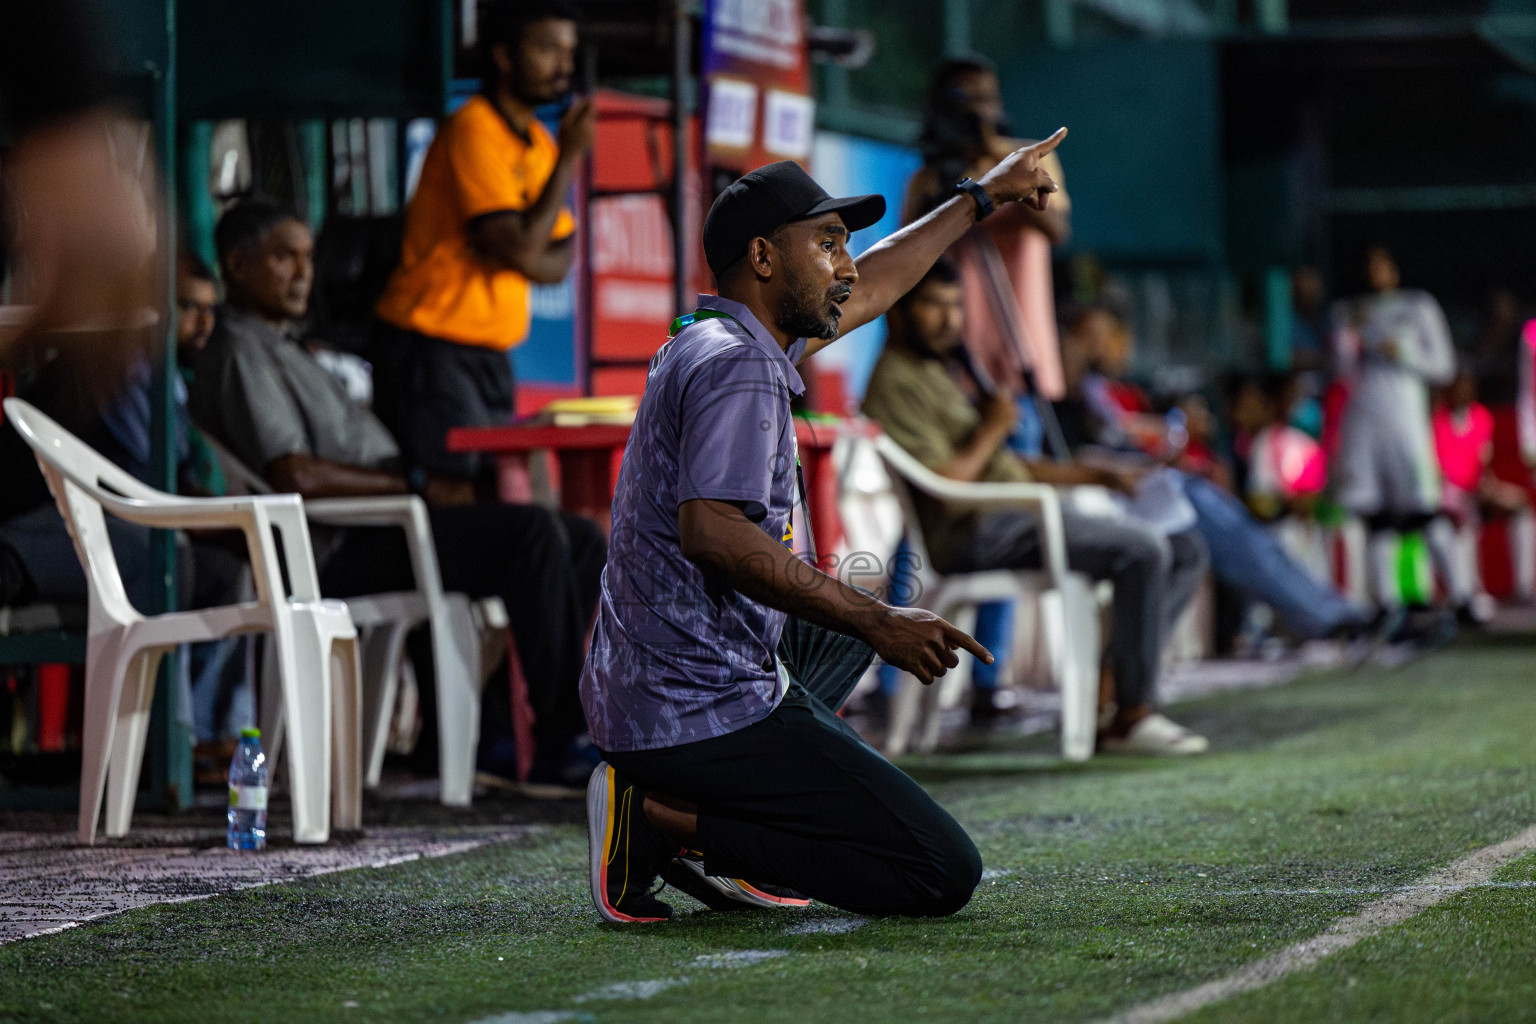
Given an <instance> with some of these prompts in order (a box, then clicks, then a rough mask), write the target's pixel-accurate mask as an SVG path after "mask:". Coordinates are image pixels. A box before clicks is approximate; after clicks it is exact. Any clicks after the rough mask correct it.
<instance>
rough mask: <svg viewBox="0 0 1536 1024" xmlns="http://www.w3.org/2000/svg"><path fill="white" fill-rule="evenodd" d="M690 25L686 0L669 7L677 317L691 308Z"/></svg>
mask: <svg viewBox="0 0 1536 1024" xmlns="http://www.w3.org/2000/svg"><path fill="white" fill-rule="evenodd" d="M692 54H693V24H692V22H691V21H690V19H689V12H688V4H687V0H676V2H675V3H674V5H673V8H672V305H673V308H674V309H676V310H677V312H678V313H679V314H682V313H686V312H688V311H689V310H691V309H692V308H693V296H691V295H690V294H689V293H688V250H689V248H690V246H689V244H688V243H689V239H688V237H687V235H686V232H687V230H688V227H687V225H688V95H687V94H688V75H689V71H690V70H691V69H690V66H689V65H690V61H691V58H692Z"/></svg>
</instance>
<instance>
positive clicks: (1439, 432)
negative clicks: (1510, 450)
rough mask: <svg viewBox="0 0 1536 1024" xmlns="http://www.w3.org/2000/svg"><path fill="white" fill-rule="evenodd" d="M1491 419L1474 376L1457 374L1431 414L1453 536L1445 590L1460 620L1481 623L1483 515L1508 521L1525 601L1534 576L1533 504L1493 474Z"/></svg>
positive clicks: (1486, 604) (1486, 612)
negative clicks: (1455, 602)
mask: <svg viewBox="0 0 1536 1024" xmlns="http://www.w3.org/2000/svg"><path fill="white" fill-rule="evenodd" d="M1493 429H1494V424H1493V414H1492V413H1491V412H1489V411H1488V407H1487V406H1485V405H1483V404H1482V403H1481V402H1479V401H1478V400H1477V384H1476V380H1475V378H1474V377H1473V375H1472V372H1471V371H1470V370H1467V369H1463V370H1460V371H1459V372H1458V373H1457V374H1456V379H1455V380H1453V381H1452V382H1451V385H1450V387H1448V388H1446V389H1445V392H1444V394H1443V395H1442V400H1441V402H1440V403H1439V404H1438V405H1437V406H1436V408H1435V414H1434V434H1435V453H1436V455H1437V456H1438V458H1439V460H1440V472H1441V475H1442V477H1443V479H1444V488H1445V491H1444V499H1443V501H1442V508H1443V510H1444V513H1445V516H1446V518H1447V519H1448V520H1449V522H1450V525H1451V526H1452V527H1453V528H1454V529H1455V531H1456V537H1455V539H1454V545H1455V547H1454V553H1453V556H1452V557H1453V561H1452V573H1453V574H1454V579H1453V581H1451V582H1449V583H1448V589H1449V590H1450V591H1451V593H1452V595H1453V597H1456V598H1459V599H1460V600H1459V601H1458V609H1457V610H1458V612H1459V613H1460V614H1461V616H1462V618H1463V620H1467V621H1475V622H1483V621H1486V620H1487V619H1488V618H1489V617H1490V615H1491V614H1492V607H1491V606H1492V599H1491V598H1490V597H1489V596H1488V594H1487V593H1486V592H1485V591H1484V590H1483V587H1482V583H1481V580H1480V577H1479V573H1478V537H1479V534H1480V531H1481V526H1482V513H1483V512H1484V511H1487V512H1489V513H1491V514H1493V515H1496V516H1504V517H1510V519H1511V522H1510V541H1511V544H1510V547H1511V549H1512V555H1513V560H1514V563H1515V590H1516V596H1517V597H1518V598H1520V599H1521V600H1529V599H1530V596H1531V590H1532V582H1533V581H1532V578H1531V577H1532V572H1533V569H1536V565H1533V563H1532V558H1533V557H1536V553H1533V552H1532V550H1531V542H1532V537H1533V527H1536V524H1533V522H1532V519H1531V503H1530V498H1529V497H1528V496H1527V494H1526V492H1525V490H1524V489H1523V488H1521V487H1518V486H1516V485H1515V484H1510V483H1506V482H1504V481H1503V480H1500V479H1498V478H1497V477H1495V476H1494V475H1493V473H1492V471H1491V466H1492V463H1493Z"/></svg>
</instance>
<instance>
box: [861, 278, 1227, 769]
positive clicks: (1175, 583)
mask: <svg viewBox="0 0 1536 1024" xmlns="http://www.w3.org/2000/svg"><path fill="white" fill-rule="evenodd" d="M889 316H890V327H891V333H890V337H889V339H888V340H887V342H886V345H885V350H884V351H883V352H882V353H881V354H880V358H879V360H878V361H877V362H876V364H875V369H874V372H873V374H872V375H871V376H870V379H869V386H868V388H867V389H866V392H865V399H864V411H865V413H866V414H868V415H869V416H870V417H871V418H872V419H874V420H876V421H877V422H878V423H879V424H880V425H881V426H882V427H884V428H885V430H886V432H887V433H888V434H890V436H891V437H892V438H893V439H894V440H895V441H896V442H897V443H898V444H900V445H901V446H902V447H903V448H906V449H907V450H908V451H909V452H911V453H912V454H913V456H915V457H916V458H917V459H918V460H919V461H921V462H922V463H923V464H924V465H926V466H928V467H929V468H930V469H933V470H934V471H935V472H937V473H940V474H942V475H944V476H947V477H950V478H952V479H955V480H963V481H966V482H983V483H1007V482H1021V481H1028V480H1032V479H1033V480H1038V481H1040V482H1042V483H1051V484H1068V485H1070V484H1100V485H1106V486H1110V487H1114V488H1116V489H1118V490H1121V491H1126V492H1131V491H1134V490H1135V487H1136V485H1135V481H1134V479H1132V478H1129V477H1127V476H1126V475H1124V474H1120V473H1117V472H1115V471H1112V470H1107V469H1095V468H1090V467H1086V466H1081V465H1075V464H1062V463H1056V462H1041V461H1030V460H1027V459H1024V458H1022V457H1020V456H1018V455H1016V454H1015V453H1013V452H1011V451H1009V450H1008V448H1007V446H1006V444H1005V442H1006V440H1007V438H1008V435H1009V433H1010V432H1011V431H1012V429H1013V424H1014V421H1015V419H1016V418H1017V416H1018V409H1017V407H1016V406H1015V405H1014V403H1013V400H1012V396H1011V395H1010V394H1009V393H1008V392H1007V391H1006V390H999V391H998V392H996V393H994V394H992V395H989V396H987V397H986V398H984V399H983V400H982V401H981V402H980V403H979V404H980V408H979V409H978V408H977V407H976V406H973V405H972V404H971V402H970V401H968V400H967V399H966V397H965V394H964V392H963V391H962V390H961V389H960V386H959V385H958V384H957V383H956V381H955V379H954V377H953V374H954V373H955V372H956V368H955V364H954V358H955V354H956V352H957V350H958V349H959V348H960V347H961V346H962V345H963V344H964V342H963V340H962V338H963V332H964V330H965V328H966V324H967V321H966V318H965V305H964V291H963V289H962V286H961V283H960V275H959V272H958V270H957V269H956V267H955V265H954V264H953V263H951V262H949V261H948V260H943V259H941V260H940V261H939V262H938V263H936V264H935V265H934V268H933V269H932V270H930V271H929V272H928V274H927V276H925V277H924V278H923V280H922V281H921V282H920V283H919V284H918V285H917V287H915V288H914V289H913V290H912V291H911V292H909V293H907V295H906V296H905V297H903V298H902V299H901V300H900V301H899V302H898V303H897V304H896V305H895V306H893V307H892V308H891V311H890V314H889ZM914 498H915V499H916V500H917V506H918V514H919V516H920V517H921V519H922V528H923V536H924V537H925V539H926V540H927V542H928V548H929V556H930V557H931V558H932V559H933V561H934V567H935V568H936V569H938V570H939V571H941V572H974V571H978V570H982V569H999V568H1018V569H1025V568H1039V567H1040V564H1041V563H1040V523H1039V520H1038V519H1037V518H1036V517H1035V516H1034V515H1032V514H1030V513H1026V512H993V513H987V514H977V513H976V512H973V511H965V510H962V509H955V508H952V507H948V506H946V505H944V504H943V503H941V502H936V501H933V500H931V499H927V498H926V497H925V496H923V495H914ZM1062 520H1063V528H1064V535H1065V540H1066V548H1067V562H1068V564H1069V565H1070V566H1071V567H1072V568H1073V569H1075V570H1077V571H1079V572H1085V573H1087V574H1088V575H1089V576H1091V577H1093V578H1094V579H1098V580H1105V579H1107V580H1111V581H1113V583H1114V588H1115V595H1114V605H1113V609H1112V612H1111V615H1112V617H1113V625H1112V626H1111V642H1110V649H1109V657H1110V662H1111V664H1112V665H1113V668H1114V682H1115V704H1116V709H1115V715H1114V718H1113V719H1112V720H1111V722H1110V724H1109V725H1108V727H1107V728H1106V729H1105V731H1104V734H1103V736H1102V737H1101V741H1100V742H1101V745H1102V746H1103V748H1104V749H1106V750H1121V751H1126V752H1137V753H1154V754H1196V753H1200V752H1202V751H1204V750H1205V749H1206V741H1205V739H1204V738H1203V737H1200V736H1197V735H1195V734H1194V733H1192V732H1190V731H1189V730H1188V729H1185V728H1184V727H1183V726H1180V725H1177V724H1175V723H1174V722H1172V721H1170V720H1169V719H1168V718H1166V717H1165V716H1163V715H1162V714H1160V713H1158V712H1157V711H1156V710H1155V707H1156V700H1157V676H1158V670H1159V665H1160V661H1161V655H1162V648H1163V643H1164V641H1165V640H1166V639H1167V637H1168V635H1169V633H1170V632H1171V630H1172V628H1173V626H1174V624H1175V623H1176V622H1177V621H1178V617H1179V614H1180V613H1181V612H1182V611H1183V609H1184V606H1185V605H1186V604H1187V603H1188V602H1189V599H1190V598H1191V597H1192V596H1193V595H1194V592H1195V588H1196V587H1197V586H1198V585H1199V582H1200V579H1201V577H1202V576H1203V575H1204V573H1205V567H1206V552H1205V545H1204V544H1202V543H1201V542H1200V539H1199V538H1198V537H1197V536H1195V535H1194V534H1193V533H1190V532H1184V533H1177V534H1174V535H1173V536H1169V537H1163V536H1159V535H1158V534H1157V533H1154V532H1153V531H1152V530H1149V529H1147V528H1145V527H1142V526H1140V525H1138V524H1136V523H1134V522H1130V521H1122V520H1114V519H1105V518H1096V517H1088V516H1083V515H1079V514H1077V513H1076V512H1073V511H1070V510H1067V509H1063V511H1062Z"/></svg>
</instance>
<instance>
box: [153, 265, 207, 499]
mask: <svg viewBox="0 0 1536 1024" xmlns="http://www.w3.org/2000/svg"><path fill="white" fill-rule="evenodd" d="M218 305H219V282H218V279H217V278H215V277H214V276H213V271H212V270H209V269H208V264H206V263H204V262H203V260H202V258H201V257H199V256H198V255H197V254H196V253H193V252H190V251H183V252H182V253H181V254H180V255H179V256H178V257H177V259H176V365H177V369H178V370H180V372H181V383H180V385H178V386H177V389H176V401H177V403H178V405H179V406H180V407H181V408H182V416H183V417H185V416H186V411H185V406H186V403H187V389H188V388H190V387H191V386H192V379H193V375H194V373H195V372H196V366H197V360H198V357H199V356H200V355H202V352H203V348H204V347H205V346H206V345H207V344H208V339H209V337H210V336H212V334H213V323H214V311H215V310H216V309H217V308H218ZM145 398H146V400H147V399H148V395H147V394H146V395H145ZM145 408H146V412H147V410H148V407H147V406H146V407H145ZM145 430H146V431H147V430H148V423H147V421H146V424H145ZM186 433H187V458H188V461H189V463H190V466H189V469H188V472H187V473H186V474H185V479H183V481H182V486H183V488H184V489H185V493H189V494H201V495H221V494H223V493H224V492H225V491H226V489H227V481H226V480H225V479H224V467H223V466H221V465H220V464H219V457H218V455H217V454H215V453H214V450H213V448H212V447H210V446H209V444H208V441H207V439H206V438H204V437H203V433H202V431H200V430H198V429H197V428H196V427H193V426H191V424H190V423H189V424H188V425H187V432H186ZM146 436H147V435H146Z"/></svg>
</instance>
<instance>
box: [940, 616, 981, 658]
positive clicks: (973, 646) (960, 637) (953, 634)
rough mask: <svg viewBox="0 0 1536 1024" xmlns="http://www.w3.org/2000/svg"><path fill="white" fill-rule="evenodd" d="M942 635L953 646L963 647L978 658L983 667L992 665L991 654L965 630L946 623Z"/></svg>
mask: <svg viewBox="0 0 1536 1024" xmlns="http://www.w3.org/2000/svg"><path fill="white" fill-rule="evenodd" d="M944 634H945V636H946V637H947V638H948V639H949V642H950V643H952V644H953V645H954V646H956V647H963V648H965V649H966V650H967V651H970V652H971V653H972V654H974V655H976V657H978V658H980V659H981V662H982V664H983V665H990V664H992V652H991V651H989V650H987V649H986V648H985V647H983V646H981V644H979V643H977V642H976V638H975V637H973V636H971V635H970V634H969V633H967V632H965V630H963V629H960V628H958V627H956V626H952V625H950V624H949V623H947V622H946V623H945V624H944Z"/></svg>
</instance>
